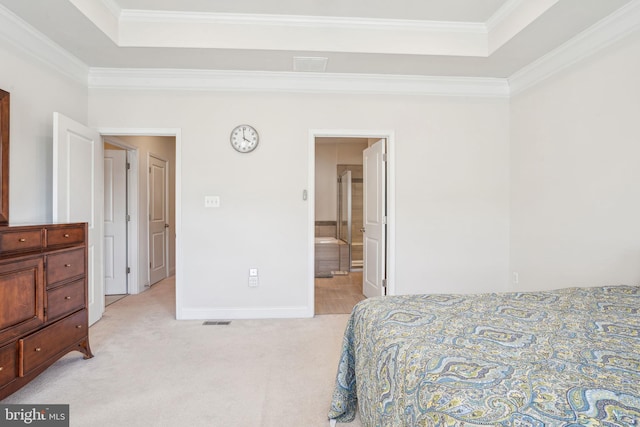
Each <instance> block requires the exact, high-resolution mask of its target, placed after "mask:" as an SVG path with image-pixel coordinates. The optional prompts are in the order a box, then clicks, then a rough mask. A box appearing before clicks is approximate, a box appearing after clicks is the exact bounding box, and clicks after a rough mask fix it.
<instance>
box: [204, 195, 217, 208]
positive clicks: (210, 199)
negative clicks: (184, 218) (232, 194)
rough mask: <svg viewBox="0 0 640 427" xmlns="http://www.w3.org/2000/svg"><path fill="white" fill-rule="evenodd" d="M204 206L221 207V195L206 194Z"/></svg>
mask: <svg viewBox="0 0 640 427" xmlns="http://www.w3.org/2000/svg"><path fill="white" fill-rule="evenodd" d="M204 207H205V208H219V207H220V196H204Z"/></svg>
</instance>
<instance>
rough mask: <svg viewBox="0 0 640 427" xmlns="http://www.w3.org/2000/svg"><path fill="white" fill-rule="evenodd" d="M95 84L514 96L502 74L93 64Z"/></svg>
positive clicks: (137, 87) (91, 76)
mask: <svg viewBox="0 0 640 427" xmlns="http://www.w3.org/2000/svg"><path fill="white" fill-rule="evenodd" d="M89 88H90V89H126V90H208V91H261V92H302V93H348V94H385V95H440V96H467V97H468V96H471V97H474V96H478V97H498V98H507V97H508V96H509V87H508V84H507V81H506V79H500V78H468V77H427V76H395V75H372V74H337V73H296V72H262V71H211V70H173V69H114V68H91V69H90V70H89Z"/></svg>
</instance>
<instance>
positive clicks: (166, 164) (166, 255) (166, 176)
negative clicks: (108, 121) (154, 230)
mask: <svg viewBox="0 0 640 427" xmlns="http://www.w3.org/2000/svg"><path fill="white" fill-rule="evenodd" d="M152 157H153V158H154V159H156V160H160V161H161V162H164V168H165V173H164V195H163V197H164V201H165V203H164V219H165V224H166V223H168V222H169V172H170V171H169V167H170V165H169V161H168V160H167V159H165V158H163V157H161V156H160V155H158V154H156V153H152V152H151V151H149V152H148V153H147V169H148V170H149V174H150V173H151V158H152ZM150 215H151V178H150V177H149V178H148V179H147V218H149V219H148V220H147V255H148V260H147V261H148V264H149V268H148V269H147V283H149V286H153V284H155V282H154V283H153V284H152V283H151V216H150ZM163 244H164V279H166V278H167V277H169V273H170V271H171V270H170V268H169V233H168V232H167V228H166V227H165V229H164V242H163ZM159 281H160V280H158V282H159Z"/></svg>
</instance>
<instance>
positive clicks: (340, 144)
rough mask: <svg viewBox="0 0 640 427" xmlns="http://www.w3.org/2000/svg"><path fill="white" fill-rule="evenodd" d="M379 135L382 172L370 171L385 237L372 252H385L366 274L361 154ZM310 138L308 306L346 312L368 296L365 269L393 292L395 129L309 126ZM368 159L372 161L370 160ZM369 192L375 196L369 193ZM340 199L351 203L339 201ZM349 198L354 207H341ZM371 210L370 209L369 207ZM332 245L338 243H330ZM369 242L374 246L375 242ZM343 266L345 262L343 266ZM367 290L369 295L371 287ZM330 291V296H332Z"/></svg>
mask: <svg viewBox="0 0 640 427" xmlns="http://www.w3.org/2000/svg"><path fill="white" fill-rule="evenodd" d="M381 140H382V142H380V143H379V144H376V145H377V147H380V146H382V148H383V149H382V151H381V152H380V153H378V154H375V155H376V156H378V158H377V159H376V160H378V161H380V162H382V163H381V164H382V168H383V169H381V170H382V171H383V173H382V174H380V173H378V174H377V175H371V174H369V179H370V180H371V181H373V184H374V185H369V196H368V198H369V199H370V200H374V199H375V200H377V201H378V202H381V204H380V203H379V207H378V208H377V209H383V212H382V214H379V215H377V217H378V218H377V219H378V220H379V221H380V223H381V224H382V230H383V231H382V233H383V237H386V239H384V238H383V240H376V244H377V247H375V251H371V252H370V254H369V257H370V256H371V254H372V253H373V252H377V253H379V254H380V255H381V256H382V258H381V261H378V264H379V265H378V264H377V263H376V262H372V261H369V263H368V264H370V265H373V266H374V269H375V270H376V271H375V274H371V273H369V274H368V273H367V266H366V262H365V265H363V261H362V259H363V256H362V255H361V254H362V252H360V251H362V249H363V246H364V247H365V252H366V246H367V245H366V244H365V245H363V243H362V242H363V241H365V242H366V241H367V239H366V238H363V234H362V231H364V229H365V227H364V226H363V221H364V220H365V219H364V218H363V217H364V216H365V212H366V211H367V208H366V206H365V205H366V203H367V202H366V200H367V195H366V194H365V192H366V190H365V189H366V185H365V186H364V188H363V186H362V183H363V180H364V176H363V166H366V165H364V162H366V161H367V160H365V159H366V155H365V156H363V153H366V152H370V151H372V150H371V149H369V147H371V146H372V145H374V143H376V142H379V141H381ZM309 141H310V143H309V153H310V156H309V164H310V171H311V172H310V177H309V182H311V183H312V191H311V195H312V197H311V200H310V202H311V203H309V205H310V210H309V217H310V221H309V237H310V242H311V243H310V246H311V247H312V248H313V249H312V250H310V253H311V256H310V261H309V267H310V270H311V274H310V276H311V278H310V282H311V285H310V289H309V293H310V297H309V300H310V307H311V308H312V309H313V314H325V313H337V312H338V311H339V312H347V313H348V312H350V311H351V308H352V307H353V305H354V304H355V303H357V302H358V301H359V300H360V299H364V296H363V293H364V292H363V274H364V277H373V278H374V279H375V280H376V281H377V283H379V286H380V287H379V288H378V292H381V294H382V293H383V292H384V291H385V289H383V286H385V285H386V293H387V294H393V292H394V289H393V284H394V280H393V279H394V274H395V271H394V270H395V269H394V263H395V256H394V248H395V240H394V238H395V236H394V227H393V225H394V224H393V218H394V213H395V206H394V200H395V199H394V191H393V190H394V187H393V183H394V167H393V166H394V165H393V156H392V151H393V132H360V131H340V130H336V131H310V140H309ZM365 150H366V151H365ZM385 151H387V152H388V155H385V154H384V153H385ZM363 157H364V158H365V159H363ZM369 163H371V162H370V161H369ZM371 164H372V163H371ZM364 169H366V167H365V168H364ZM370 169H372V168H370ZM349 172H353V173H349ZM340 175H342V176H343V177H344V176H347V177H349V176H350V178H351V179H350V181H351V184H349V185H345V184H344V182H342V183H339V182H338V177H339V176H340ZM354 177H357V178H356V180H355V181H358V180H359V182H358V183H356V185H360V187H359V188H358V187H355V188H354V187H353V182H354ZM380 179H382V182H381V181H380ZM372 192H373V193H372ZM349 193H352V194H349ZM371 194H373V195H374V196H375V197H371ZM352 195H353V196H355V199H351V200H349V197H348V196H352ZM345 196H346V198H345ZM341 199H344V200H343V201H347V202H349V203H342V204H341V203H340V201H341ZM347 204H348V205H349V208H351V209H347V210H346V211H343V210H344V209H345V205H347ZM358 205H359V206H360V210H354V209H353V207H354V206H358ZM369 210H370V211H371V208H370V209H369ZM345 218H350V219H351V221H346V222H345ZM354 227H355V229H354ZM358 233H359V237H358ZM345 237H346V239H345ZM369 240H371V239H369ZM354 243H355V245H354ZM332 245H335V246H333V247H332ZM369 247H371V248H374V246H372V245H371V244H369ZM342 248H346V251H344V252H345V253H346V254H347V255H346V257H344V256H342V252H343V250H342ZM318 254H319V255H320V256H319V257H318ZM331 254H334V255H333V258H329V259H327V258H326V257H327V256H331ZM323 257H325V258H323ZM345 258H346V260H347V261H346V262H345V261H344V260H345ZM365 259H366V256H365ZM332 260H334V261H337V263H338V264H336V265H339V266H340V267H339V268H336V269H334V268H333V267H335V266H333V265H332V264H330V261H332ZM323 262H324V265H323ZM344 266H347V267H346V268H344ZM319 267H320V269H319ZM323 267H324V268H323ZM359 267H360V268H359ZM318 273H319V274H318ZM365 282H366V281H365ZM368 293H369V295H370V296H371V292H368ZM327 297H329V300H328V301H327ZM336 310H338V311H336Z"/></svg>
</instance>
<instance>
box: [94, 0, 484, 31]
mask: <svg viewBox="0 0 640 427" xmlns="http://www.w3.org/2000/svg"><path fill="white" fill-rule="evenodd" d="M106 1H108V0H106ZM120 22H129V23H136V22H138V23H146V22H153V23H163V24H167V23H205V24H225V25H268V26H289V27H294V26H295V27H316V28H348V29H372V30H403V31H406V30H412V31H415V30H419V31H428V32H453V33H456V32H461V33H472V34H486V33H487V28H486V25H485V24H484V23H479V22H445V21H422V20H411V19H377V18H349V17H331V16H304V15H273V14H271V15H270V14H243V13H211V12H209V13H205V12H181V11H162V10H153V11H152V10H135V9H123V10H122V11H121V12H120Z"/></svg>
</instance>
